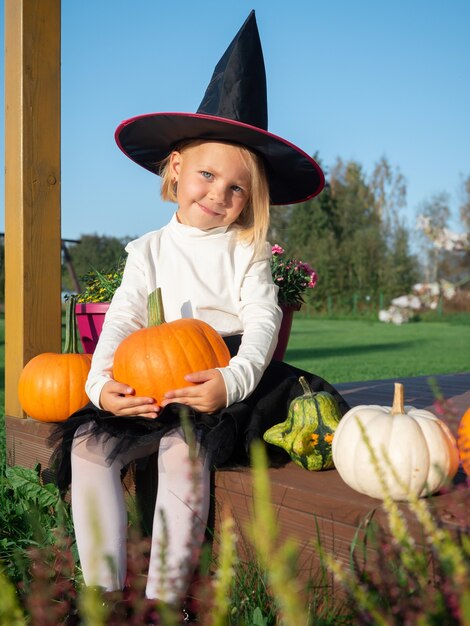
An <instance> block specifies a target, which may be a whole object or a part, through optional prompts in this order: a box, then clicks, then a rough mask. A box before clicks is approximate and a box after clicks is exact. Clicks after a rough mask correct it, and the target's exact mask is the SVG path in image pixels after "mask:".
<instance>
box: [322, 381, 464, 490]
mask: <svg viewBox="0 0 470 626" xmlns="http://www.w3.org/2000/svg"><path fill="white" fill-rule="evenodd" d="M403 397H404V391H403V385H402V384H400V383H395V396H394V401H393V406H392V407H385V406H378V405H360V406H356V407H354V408H352V409H350V410H349V411H348V412H347V413H346V414H345V415H344V416H343V418H342V419H341V421H340V423H339V425H338V428H337V429H336V432H335V436H334V439H333V444H332V453H333V462H334V464H335V467H336V469H337V470H338V472H339V474H340V476H341V478H342V479H343V480H344V482H345V483H346V484H348V485H349V486H350V487H352V488H353V489H355V490H356V491H359V492H360V493H364V494H366V495H368V496H371V497H372V498H383V496H384V493H383V488H382V485H381V483H380V480H379V478H378V476H377V472H376V470H375V467H374V464H373V462H372V460H371V454H370V450H369V448H368V446H367V444H366V442H365V441H364V437H363V435H362V433H361V429H360V427H359V424H358V421H357V420H358V419H359V420H360V422H361V423H362V425H363V427H364V429H365V432H366V434H367V437H368V439H369V442H370V445H371V447H372V449H373V450H374V452H375V455H376V456H377V458H378V461H379V464H380V467H381V469H382V472H383V474H384V476H385V480H386V482H387V485H388V489H389V491H390V495H391V497H392V498H393V499H394V500H406V499H408V497H409V494H410V493H412V494H415V495H417V496H418V497H421V496H426V495H429V494H432V493H435V492H436V491H438V490H439V489H440V488H441V487H442V486H443V485H444V484H445V483H446V482H447V481H448V480H451V479H452V478H453V477H454V476H455V474H456V472H457V469H458V466H459V455H458V449H457V444H456V440H455V438H454V436H453V435H452V433H451V432H450V430H449V428H448V427H447V426H446V424H444V422H442V421H441V420H439V419H438V418H437V417H436V416H435V415H433V414H432V413H431V412H430V411H426V410H424V409H415V408H413V407H410V406H407V407H405V406H404V404H403ZM384 450H385V453H386V455H387V456H388V458H389V459H390V463H391V465H392V467H393V468H394V469H395V471H396V473H397V474H398V476H399V477H400V480H401V481H402V482H403V486H401V485H400V484H399V482H398V481H397V480H396V479H395V478H394V476H393V473H392V470H391V469H390V467H389V464H388V463H387V461H386V460H385V458H384V456H385V455H384Z"/></svg>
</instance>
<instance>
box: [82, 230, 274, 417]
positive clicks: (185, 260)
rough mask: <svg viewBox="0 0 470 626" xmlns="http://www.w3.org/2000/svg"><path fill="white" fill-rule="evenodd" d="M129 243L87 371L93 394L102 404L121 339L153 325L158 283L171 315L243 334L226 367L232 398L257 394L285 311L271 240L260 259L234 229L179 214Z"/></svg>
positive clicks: (169, 318) (226, 332)
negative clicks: (150, 317)
mask: <svg viewBox="0 0 470 626" xmlns="http://www.w3.org/2000/svg"><path fill="white" fill-rule="evenodd" d="M126 250H127V252H128V258H127V262H126V268H125V271H124V276H123V281H122V284H121V287H120V288H119V289H118V290H117V291H116V294H115V296H114V298H113V301H112V303H111V306H110V308H109V311H108V313H107V315H106V319H105V323H104V326H103V331H102V334H101V336H100V340H99V342H98V346H97V348H96V351H95V354H94V355H93V361H92V366H91V370H90V374H89V376H88V381H87V385H86V389H87V393H88V395H89V397H90V399H91V401H92V402H93V403H94V404H95V405H96V406H99V398H100V394H101V390H102V388H103V385H104V384H105V383H106V382H107V381H108V380H110V378H112V365H113V357H114V352H115V350H116V348H117V346H118V345H119V343H120V342H121V341H122V340H123V339H124V338H125V337H127V336H128V335H129V334H130V333H132V332H134V331H136V330H138V329H139V328H144V327H146V326H147V298H148V294H149V293H151V292H153V291H154V290H155V289H156V288H157V287H160V288H161V290H162V296H163V307H164V311H165V319H166V321H167V322H171V321H173V320H175V319H180V318H184V317H186V318H188V317H194V318H196V319H201V320H203V321H205V322H207V323H208V324H210V325H211V326H212V327H213V328H215V330H216V331H217V332H218V333H219V334H220V335H222V336H228V335H236V334H242V335H243V340H242V344H241V346H240V349H239V352H238V354H237V355H236V356H235V357H234V358H232V359H231V361H230V363H229V365H228V366H227V367H226V368H221V373H222V375H223V378H224V381H225V385H226V389H227V403H228V404H232V403H233V402H237V401H240V400H242V399H243V398H245V397H247V396H248V395H249V394H250V393H252V391H253V390H254V389H255V387H256V385H257V384H258V382H259V380H260V378H261V376H262V374H263V372H264V369H265V368H266V366H267V364H268V363H269V361H270V359H271V357H272V354H273V352H274V349H275V346H276V340H277V334H278V331H279V326H280V322H281V317H282V313H281V310H280V308H279V306H278V305H277V287H276V286H275V285H274V284H273V282H272V277H271V271H270V265H269V247H268V246H266V250H265V254H264V255H262V258H258V259H257V260H254V252H253V249H252V247H251V246H248V245H244V244H242V243H240V242H239V241H238V238H237V232H236V231H234V230H231V229H227V228H219V229H213V230H211V231H200V230H198V229H194V228H191V227H187V226H183V225H182V224H179V223H178V222H177V221H176V219H175V218H173V220H172V221H171V222H170V224H168V225H167V226H165V227H164V228H162V229H160V230H159V231H154V232H152V233H149V234H147V235H144V236H143V237H141V238H140V239H137V240H135V241H133V242H131V243H130V244H128V246H127V248H126Z"/></svg>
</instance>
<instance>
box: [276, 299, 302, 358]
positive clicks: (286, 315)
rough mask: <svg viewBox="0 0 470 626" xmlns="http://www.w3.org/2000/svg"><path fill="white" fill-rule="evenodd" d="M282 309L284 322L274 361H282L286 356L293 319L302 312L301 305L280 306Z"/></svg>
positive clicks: (280, 330)
mask: <svg viewBox="0 0 470 626" xmlns="http://www.w3.org/2000/svg"><path fill="white" fill-rule="evenodd" d="M280 307H281V309H282V322H281V328H280V329H279V336H278V339H277V346H276V349H275V351H274V354H273V361H282V360H283V359H284V356H285V354H286V350H287V344H288V343H289V337H290V331H291V328H292V319H293V317H294V313H295V312H296V311H299V310H300V307H301V305H300V304H298V305H296V306H290V305H287V304H281V305H280Z"/></svg>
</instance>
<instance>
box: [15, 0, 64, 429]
mask: <svg viewBox="0 0 470 626" xmlns="http://www.w3.org/2000/svg"><path fill="white" fill-rule="evenodd" d="M60 289H61V239H60V0H5V366H6V367H5V372H6V374H5V413H6V415H7V416H13V417H22V416H23V412H22V410H21V407H20V405H19V402H18V394H17V385H18V378H19V375H20V373H21V370H22V368H23V366H24V364H25V363H26V362H27V361H29V359H31V358H32V357H33V356H35V355H36V354H39V353H40V352H48V351H49V352H60V350H61V306H60Z"/></svg>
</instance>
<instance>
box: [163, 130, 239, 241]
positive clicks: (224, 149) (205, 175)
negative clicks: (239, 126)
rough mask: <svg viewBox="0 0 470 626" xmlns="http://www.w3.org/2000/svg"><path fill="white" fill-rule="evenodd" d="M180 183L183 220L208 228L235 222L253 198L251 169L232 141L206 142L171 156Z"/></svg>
mask: <svg viewBox="0 0 470 626" xmlns="http://www.w3.org/2000/svg"><path fill="white" fill-rule="evenodd" d="M170 173H171V175H172V179H173V180H174V181H175V182H176V183H177V185H178V187H177V192H176V197H177V201H178V211H177V217H178V219H179V221H180V222H181V223H182V224H185V225H187V226H195V227H196V228H199V229H201V230H209V229H210V228H217V227H218V226H228V225H229V224H233V222H235V221H236V220H237V218H238V216H239V215H240V213H241V212H242V211H243V209H244V208H245V206H246V204H247V202H248V200H249V198H250V187H251V184H250V180H251V179H250V172H249V170H248V167H247V165H246V162H245V160H244V158H243V156H242V153H241V151H240V150H239V149H238V148H237V147H236V146H232V145H230V144H224V143H219V142H209V141H208V142H204V143H201V144H196V145H194V146H189V147H188V148H185V149H184V150H183V151H182V152H177V151H175V152H173V153H172V154H171V156H170Z"/></svg>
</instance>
